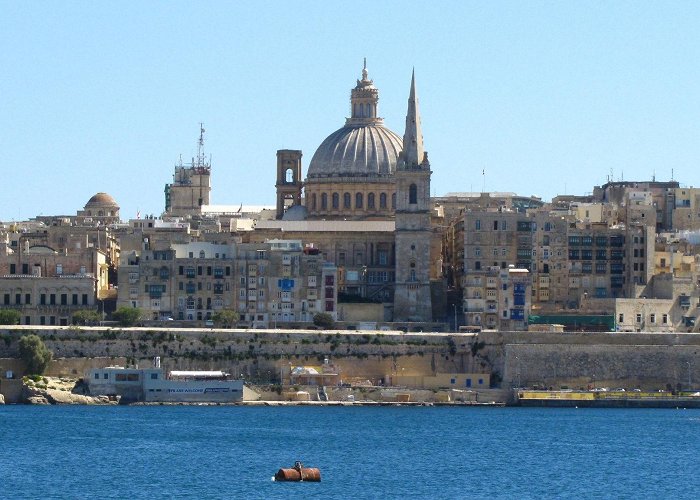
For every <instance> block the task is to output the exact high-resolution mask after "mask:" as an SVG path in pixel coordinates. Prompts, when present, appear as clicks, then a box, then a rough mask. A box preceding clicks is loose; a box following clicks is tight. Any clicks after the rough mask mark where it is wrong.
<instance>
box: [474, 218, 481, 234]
mask: <svg viewBox="0 0 700 500" xmlns="http://www.w3.org/2000/svg"><path fill="white" fill-rule="evenodd" d="M474 225H475V229H476V230H477V231H481V221H480V220H479V219H477V220H476V221H475V224H474Z"/></svg>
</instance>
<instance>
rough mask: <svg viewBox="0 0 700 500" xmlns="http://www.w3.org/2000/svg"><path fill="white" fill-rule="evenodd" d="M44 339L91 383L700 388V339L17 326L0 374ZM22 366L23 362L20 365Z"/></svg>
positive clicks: (62, 370)
mask: <svg viewBox="0 0 700 500" xmlns="http://www.w3.org/2000/svg"><path fill="white" fill-rule="evenodd" d="M30 332H31V333H36V334H38V335H40V336H41V337H42V338H43V339H44V341H45V342H46V345H47V346H48V347H49V349H51V350H52V351H53V352H54V358H56V361H54V362H52V364H51V366H50V367H49V370H48V374H49V375H53V376H73V377H75V376H81V375H83V374H84V373H85V372H86V371H87V370H88V369H89V368H91V367H97V366H105V365H109V364H115V365H124V364H126V363H130V364H136V363H138V364H140V365H141V366H148V365H149V364H150V363H151V360H152V359H153V357H155V356H160V357H161V359H162V364H163V367H164V368H165V369H166V370H173V369H223V370H225V371H228V372H229V373H231V374H234V375H236V376H240V375H243V376H244V377H245V378H246V379H247V380H251V381H253V382H256V381H257V382H262V383H264V382H270V383H276V382H279V380H280V376H281V377H282V378H283V379H285V380H288V379H289V378H288V377H289V370H290V367H291V366H298V365H314V366H318V365H321V364H322V363H323V361H324V359H325V358H328V359H329V361H330V362H331V363H332V364H333V365H335V367H336V368H338V371H339V373H340V374H341V377H342V378H343V379H351V378H352V379H362V380H369V381H370V382H371V383H380V382H382V381H386V380H388V379H390V378H392V377H400V376H430V375H435V374H437V373H489V374H490V375H491V382H492V385H496V386H503V387H514V386H516V385H520V386H533V385H539V386H545V387H555V388H558V387H561V386H569V387H571V388H578V387H584V388H586V387H588V386H591V387H611V388H613V387H625V388H634V387H640V388H642V389H657V388H658V389H664V388H667V387H668V386H671V387H673V388H674V389H675V388H677V386H678V384H681V387H682V388H684V389H685V388H686V387H687V386H688V385H689V384H688V374H690V381H691V384H690V385H694V386H696V387H700V335H697V334H678V333H665V334H663V333H659V334H647V333H629V334H628V333H581V332H576V333H549V332H494V331H485V332H481V333H479V334H478V335H476V336H475V335H471V334H435V333H401V332H362V331H328V332H323V331H303V330H290V331H284V330H215V329H212V330H209V329H207V330H184V329H173V330H167V329H155V328H152V329H148V328H134V329H115V328H111V329H110V328H81V329H78V328H70V327H68V328H65V327H64V328H61V327H46V328H38V327H34V328H32V327H16V328H12V329H11V330H8V329H5V330H0V358H5V359H0V375H3V374H4V371H5V370H7V369H12V370H14V371H15V372H16V374H17V375H21V370H22V366H21V363H19V361H17V360H16V359H7V358H17V357H18V351H17V339H19V337H20V336H21V335H24V334H27V333H30ZM18 363H19V364H18Z"/></svg>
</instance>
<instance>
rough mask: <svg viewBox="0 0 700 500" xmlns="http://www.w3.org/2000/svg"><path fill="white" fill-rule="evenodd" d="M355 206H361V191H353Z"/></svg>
mask: <svg viewBox="0 0 700 500" xmlns="http://www.w3.org/2000/svg"><path fill="white" fill-rule="evenodd" d="M355 208H362V193H355Z"/></svg>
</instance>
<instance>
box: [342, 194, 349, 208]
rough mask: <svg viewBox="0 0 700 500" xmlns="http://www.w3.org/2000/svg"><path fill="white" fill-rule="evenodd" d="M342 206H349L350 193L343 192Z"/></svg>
mask: <svg viewBox="0 0 700 500" xmlns="http://www.w3.org/2000/svg"><path fill="white" fill-rule="evenodd" d="M343 208H350V193H343Z"/></svg>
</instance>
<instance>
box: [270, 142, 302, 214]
mask: <svg viewBox="0 0 700 500" xmlns="http://www.w3.org/2000/svg"><path fill="white" fill-rule="evenodd" d="M302 186H303V183H302V180H301V151H299V150H295V149H280V150H278V151H277V183H276V184H275V187H276V188H277V219H281V218H282V216H283V215H284V212H286V211H287V209H288V208H289V207H291V206H293V205H301V188H302Z"/></svg>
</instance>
